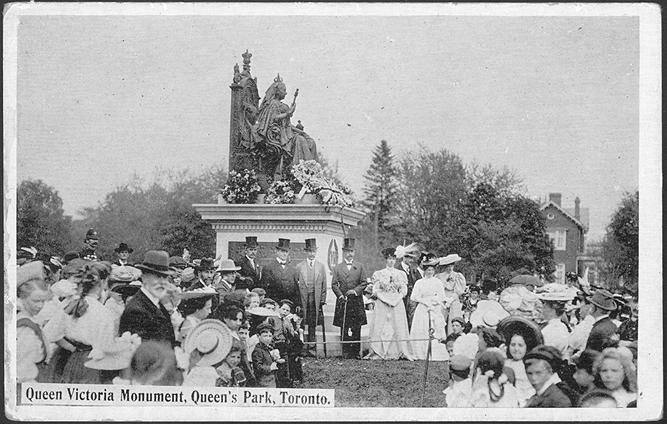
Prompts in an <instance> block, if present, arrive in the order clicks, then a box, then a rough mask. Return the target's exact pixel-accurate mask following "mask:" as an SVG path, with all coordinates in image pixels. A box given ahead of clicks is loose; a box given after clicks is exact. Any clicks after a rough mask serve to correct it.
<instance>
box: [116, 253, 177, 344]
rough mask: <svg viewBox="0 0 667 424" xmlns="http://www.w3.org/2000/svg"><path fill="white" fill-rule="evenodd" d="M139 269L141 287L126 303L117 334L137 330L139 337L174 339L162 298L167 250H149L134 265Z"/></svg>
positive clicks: (172, 340) (171, 340)
mask: <svg viewBox="0 0 667 424" xmlns="http://www.w3.org/2000/svg"><path fill="white" fill-rule="evenodd" d="M136 268H138V269H140V270H141V271H142V287H141V289H139V291H138V292H137V294H135V295H134V296H132V298H130V300H128V302H127V304H126V305H125V310H124V311H123V314H122V315H121V316H120V325H119V328H118V334H119V335H120V334H123V333H124V332H126V331H129V332H130V333H131V334H138V335H139V337H141V340H142V341H146V340H155V341H163V342H168V343H170V344H171V345H172V346H173V345H174V344H175V343H176V338H175V336H174V327H173V326H172V324H171V318H170V314H169V312H167V309H166V308H165V307H164V306H163V305H162V303H161V300H162V299H164V298H165V297H166V296H167V294H168V293H167V288H168V286H169V285H170V283H169V280H168V277H169V276H170V275H171V274H172V273H173V271H171V270H170V269H169V254H168V253H167V252H165V251H162V250H149V251H148V252H146V254H145V255H144V261H143V262H142V263H141V264H138V265H136Z"/></svg>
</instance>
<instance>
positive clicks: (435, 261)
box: [421, 257, 440, 268]
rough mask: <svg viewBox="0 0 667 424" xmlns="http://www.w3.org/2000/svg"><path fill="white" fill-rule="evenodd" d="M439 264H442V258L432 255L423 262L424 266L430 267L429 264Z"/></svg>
mask: <svg viewBox="0 0 667 424" xmlns="http://www.w3.org/2000/svg"><path fill="white" fill-rule="evenodd" d="M438 265H440V258H436V257H432V258H431V259H427V260H424V261H422V263H421V266H422V268H424V267H429V266H438Z"/></svg>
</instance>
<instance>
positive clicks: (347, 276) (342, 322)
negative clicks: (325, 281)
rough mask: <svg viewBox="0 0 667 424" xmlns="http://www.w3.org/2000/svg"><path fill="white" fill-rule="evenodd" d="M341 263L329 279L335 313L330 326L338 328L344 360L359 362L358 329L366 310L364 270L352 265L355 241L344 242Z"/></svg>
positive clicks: (363, 321)
mask: <svg viewBox="0 0 667 424" xmlns="http://www.w3.org/2000/svg"><path fill="white" fill-rule="evenodd" d="M343 259H344V261H343V262H341V263H340V264H338V265H336V267H335V268H334V270H333V277H332V278H331V289H332V290H333V292H334V293H335V294H336V310H335V313H334V321H333V325H334V326H336V327H340V329H341V333H342V341H352V342H356V343H345V344H343V357H344V358H347V359H361V326H362V325H366V324H367V321H366V310H365V308H364V300H363V297H362V294H363V292H364V289H365V288H366V286H367V285H368V283H369V281H368V279H367V274H366V270H365V269H364V266H363V265H362V264H360V263H356V262H354V239H353V238H346V239H344V240H343Z"/></svg>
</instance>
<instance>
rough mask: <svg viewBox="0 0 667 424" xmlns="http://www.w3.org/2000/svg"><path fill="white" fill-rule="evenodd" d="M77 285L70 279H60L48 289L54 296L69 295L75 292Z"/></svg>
mask: <svg viewBox="0 0 667 424" xmlns="http://www.w3.org/2000/svg"><path fill="white" fill-rule="evenodd" d="M76 289H77V285H76V283H74V282H72V281H70V280H65V279H63V280H60V281H57V282H55V283H54V284H53V285H52V286H51V288H50V290H51V293H53V295H54V296H55V297H58V298H61V297H70V296H74V295H75V294H76Z"/></svg>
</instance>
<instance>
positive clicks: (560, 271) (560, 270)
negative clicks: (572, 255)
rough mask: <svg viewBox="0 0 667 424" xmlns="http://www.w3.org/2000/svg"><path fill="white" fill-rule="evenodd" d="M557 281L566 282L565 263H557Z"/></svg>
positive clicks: (555, 274)
mask: <svg viewBox="0 0 667 424" xmlns="http://www.w3.org/2000/svg"><path fill="white" fill-rule="evenodd" d="M554 276H555V277H556V282H557V283H560V284H565V264H556V272H554Z"/></svg>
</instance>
